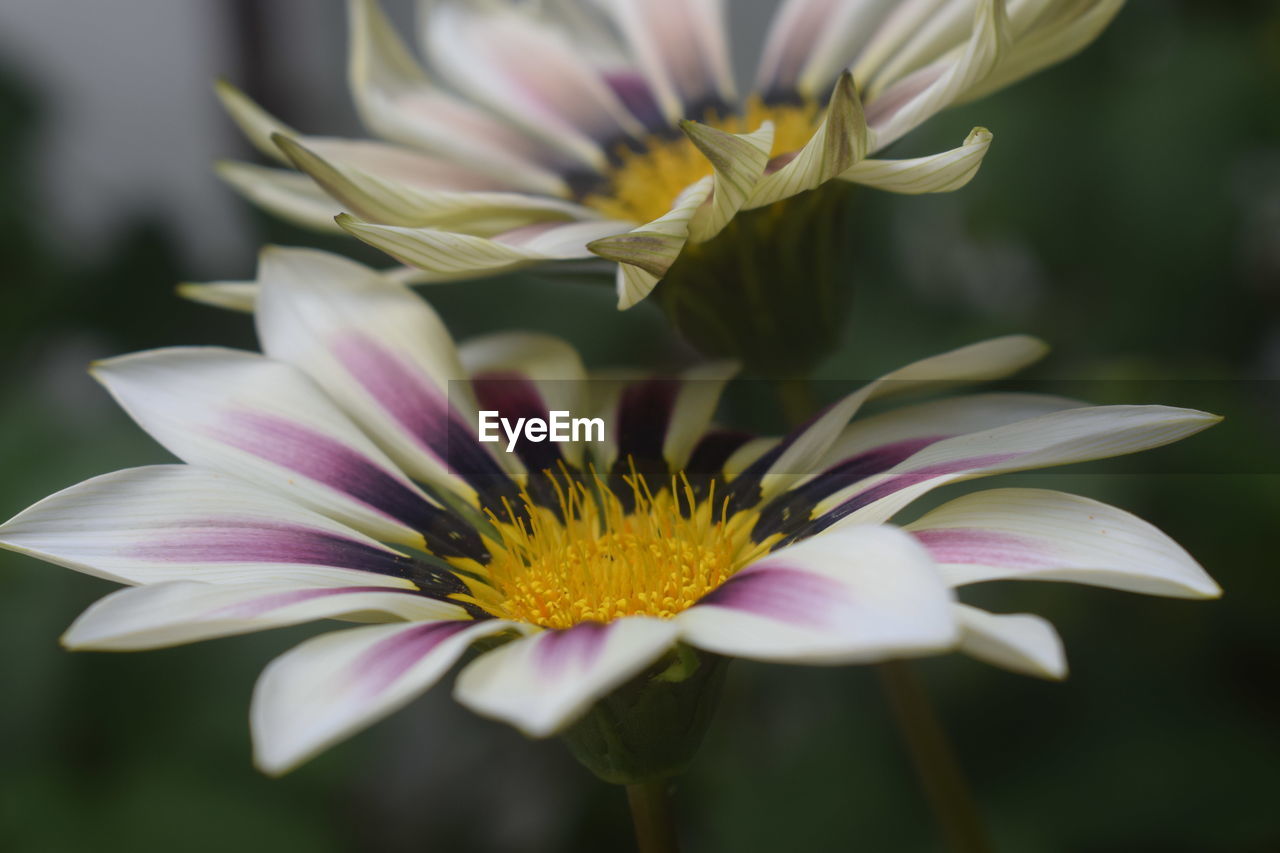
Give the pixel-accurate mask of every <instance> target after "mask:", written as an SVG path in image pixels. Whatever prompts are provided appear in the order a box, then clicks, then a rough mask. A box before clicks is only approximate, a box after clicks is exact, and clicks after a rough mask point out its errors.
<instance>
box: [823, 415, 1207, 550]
mask: <svg viewBox="0 0 1280 853" xmlns="http://www.w3.org/2000/svg"><path fill="white" fill-rule="evenodd" d="M1220 420H1221V418H1219V417H1217V416H1216V415H1210V414H1206V413H1205V412H1197V411H1195V410H1192V409H1176V408H1171V407H1168V406H1097V407H1086V408H1078V409H1068V410H1066V411H1062V412H1055V413H1052V414H1047V415H1042V416H1040V417H1036V418H1031V419H1029V420H1025V421H1019V422H1017V423H1014V424H1009V425H1007V426H1000V427H996V428H994V429H989V430H983V431H982V432H976V433H969V434H967V435H960V436H956V437H954V438H948V439H945V440H943V441H939V442H937V443H935V444H931V445H929V446H928V447H926V448H924V449H923V450H921V451H920V452H919V453H916V454H914V455H913V456H911V457H910V458H908V459H906V460H905V461H903V462H901V463H899V464H898V465H895V466H894V467H893V468H891V469H889V470H888V471H886V472H885V473H884V474H882V475H880V476H877V477H873V478H869V479H867V480H864V481H862V482H860V483H858V484H857V485H855V486H853V487H851V488H849V489H846V490H843V491H841V492H838V493H836V494H835V495H833V496H831V497H830V498H828V499H826V500H825V501H823V503H822V504H820V505H819V506H818V510H817V511H818V512H819V513H823V514H826V515H827V517H825V518H823V519H820V522H821V524H820V526H825V525H827V524H833V523H834V524H878V523H882V522H884V521H887V520H888V519H890V518H892V517H893V516H894V515H895V514H896V513H897V512H898V511H899V510H901V509H902V508H903V507H905V506H907V504H909V503H911V501H913V500H915V499H916V498H917V497H919V496H920V495H923V494H925V493H926V492H929V491H931V490H933V489H935V488H937V487H939V486H942V485H945V484H947V483H954V482H958V481H961V480H970V479H973V478H975V477H986V476H990V475H992V474H1000V473H1006V472H1009V471H1026V470H1030V469H1033V468H1046V467H1050V466H1053V465H1066V464H1070V463H1072V462H1085V461H1088V460H1091V459H1105V458H1107V457H1108V456H1120V455H1123V454H1126V453H1135V452H1137V451H1139V450H1147V449H1150V448H1153V447H1160V446H1162V445H1165V444H1170V443H1172V442H1175V441H1178V440H1180V439H1183V438H1186V437H1187V436H1189V435H1194V434H1195V433H1197V432H1200V431H1201V430H1203V429H1206V428H1208V427H1210V426H1213V425H1214V424H1215V423H1217V422H1218V421H1220Z"/></svg>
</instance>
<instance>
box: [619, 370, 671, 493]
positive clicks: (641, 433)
mask: <svg viewBox="0 0 1280 853" xmlns="http://www.w3.org/2000/svg"><path fill="white" fill-rule="evenodd" d="M679 390H680V382H679V381H678V380H675V379H657V378H654V379H644V380H641V381H639V382H633V383H631V384H630V385H628V386H627V387H626V388H625V389H623V391H622V394H621V396H620V397H619V399H618V407H617V410H616V411H615V412H614V419H613V436H614V440H615V441H616V442H617V444H618V456H617V458H616V459H615V460H614V462H613V469H612V470H611V471H610V472H609V478H608V483H609V487H610V489H612V490H613V493H614V495H616V496H617V498H618V500H619V501H621V502H622V505H623V507H625V508H626V509H627V510H628V511H630V510H632V509H633V508H634V504H635V491H634V489H633V488H632V487H631V485H630V484H629V483H628V480H629V479H630V478H631V476H632V475H633V474H640V475H641V476H643V477H646V478H648V483H649V485H650V487H651V488H653V489H654V491H659V490H661V489H665V488H666V487H667V486H668V485H669V483H668V477H669V476H670V474H671V466H670V465H669V464H668V462H667V459H666V456H665V455H664V454H663V452H662V445H663V444H664V443H665V441H666V437H667V428H668V426H669V425H670V423H671V412H672V410H673V409H674V408H675V401H676V394H677V393H678V392H679Z"/></svg>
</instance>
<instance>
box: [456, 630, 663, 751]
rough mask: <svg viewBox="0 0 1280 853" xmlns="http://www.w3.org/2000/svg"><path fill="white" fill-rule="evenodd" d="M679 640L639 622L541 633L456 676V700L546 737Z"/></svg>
mask: <svg viewBox="0 0 1280 853" xmlns="http://www.w3.org/2000/svg"><path fill="white" fill-rule="evenodd" d="M675 639H676V627H675V625H674V624H673V623H671V622H669V621H663V620H659V619H649V618H645V617H638V616H637V617H630V618H626V619H619V620H617V621H616V622H610V623H609V624H607V625H601V624H598V623H593V622H586V623H583V624H580V625H576V626H574V627H573V628H570V629H568V630H565V631H541V632H539V633H537V634H534V635H533V636H530V637H525V638H523V639H520V640H517V641H516V642H514V643H510V644H508V645H505V646H503V647H501V648H499V649H497V650H495V651H492V652H489V653H487V654H485V655H482V656H481V657H480V659H479V660H477V661H475V662H474V663H472V664H471V665H470V666H468V667H467V668H466V669H464V670H463V671H462V672H461V673H460V674H459V675H458V680H457V683H456V685H455V686H454V696H455V697H456V698H457V700H458V701H459V702H461V703H462V704H463V705H466V706H467V707H468V708H470V709H471V710H473V711H475V712H476V713H477V714H483V715H484V716H486V717H493V718H495V719H499V720H502V721H504V722H507V723H511V724H512V725H514V726H516V727H517V728H519V729H520V730H521V731H522V732H524V733H525V734H527V735H529V736H530V737H547V736H548V735H552V734H555V733H556V732H557V731H559V730H560V729H562V728H564V727H565V726H567V725H570V724H571V723H573V722H575V721H576V720H577V719H578V717H580V716H581V715H582V714H584V713H585V712H586V711H587V710H588V709H589V708H590V707H591V705H592V704H593V703H594V702H595V701H596V700H597V699H600V698H602V697H603V696H605V695H607V694H608V693H609V692H610V691H611V690H613V689H614V688H616V687H618V686H620V685H622V684H624V683H625V682H627V681H629V680H631V679H632V678H633V677H635V676H637V675H639V674H640V673H641V672H642V671H643V670H644V669H645V668H646V667H648V666H649V665H650V664H652V663H653V662H654V661H656V660H657V659H658V658H659V657H661V656H662V654H663V653H664V652H666V651H667V650H668V649H669V648H671V647H672V646H673V645H674V644H675Z"/></svg>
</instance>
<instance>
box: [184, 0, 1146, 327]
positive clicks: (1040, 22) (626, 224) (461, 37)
mask: <svg viewBox="0 0 1280 853" xmlns="http://www.w3.org/2000/svg"><path fill="white" fill-rule="evenodd" d="M1122 4H1123V0H1089V2H1083V3H1081V2H1070V0H1022V2H1015V3H1012V4H1010V5H1009V7H1008V8H1007V9H1006V4H1005V2H1004V0H965V2H947V3H941V2H935V0H920V2H911V3H905V4H896V5H895V4H892V3H884V2H878V0H876V1H875V2H864V0H859V1H858V2H850V3H832V2H828V0H792V2H788V3H785V4H783V5H782V6H781V7H780V8H779V11H778V14H777V18H776V21H775V23H774V25H773V27H772V29H771V30H770V33H769V36H768V38H767V40H766V43H765V46H764V49H763V53H762V55H761V57H760V63H759V66H758V70H757V73H756V80H755V83H754V94H751V95H749V96H747V97H746V99H745V102H744V103H741V104H740V103H739V97H738V95H737V87H736V85H735V83H734V80H733V71H732V68H731V64H730V62H731V60H730V48H729V40H728V33H727V30H726V22H725V20H724V19H725V16H726V14H727V13H728V9H729V7H728V6H727V5H726V4H725V3H724V2H723V1H722V0H694V1H693V2H653V0H646V2H639V0H610V2H604V3H599V4H593V3H589V2H572V0H565V2H556V3H545V4H534V3H520V2H504V0H486V2H482V3H475V2H468V3H463V2H455V1H454V0H445V2H424V3H422V4H421V7H420V8H421V20H420V32H421V35H422V42H423V47H424V51H425V53H426V55H427V56H428V57H429V59H430V60H431V66H432V70H433V71H434V73H435V74H436V75H438V76H439V77H440V78H442V79H443V80H444V81H447V83H448V84H450V85H451V86H452V90H451V89H449V88H446V87H444V86H443V85H442V84H441V83H440V82H438V81H437V80H436V79H434V78H433V77H430V76H428V75H427V74H426V73H425V72H424V71H423V69H422V68H421V67H419V65H418V64H417V61H416V60H415V59H414V58H413V56H412V54H411V52H410V51H409V49H408V48H407V46H406V45H405V44H404V43H403V42H402V41H401V40H400V39H399V38H398V37H397V36H396V35H395V33H394V31H393V30H392V27H391V25H390V23H389V21H388V20H387V19H386V17H385V15H384V14H383V13H382V11H381V9H380V8H379V6H378V3H377V2H376V0H351V3H350V4H349V8H350V10H351V15H350V19H351V22H350V29H351V44H350V48H349V55H350V60H349V61H350V65H349V74H350V81H351V88H352V94H353V96H354V98H355V101H356V108H357V110H358V111H359V113H360V115H361V118H362V119H363V121H364V123H365V125H366V126H367V127H368V128H369V130H370V131H372V132H373V133H375V134H376V135H378V136H381V137H383V138H385V139H386V140H388V142H385V143H378V142H371V141H350V140H342V139H330V138H321V137H304V136H300V135H298V134H297V133H295V132H294V131H292V130H290V129H289V128H288V127H286V126H285V125H283V124H281V123H280V122H279V121H278V120H276V119H274V118H272V117H271V116H270V115H268V114H267V113H265V112H264V111H263V110H262V109H261V108H259V107H258V106H257V105H256V104H254V103H253V102H251V101H250V100H248V99H247V98H245V97H244V95H242V94H241V93H240V92H238V91H237V90H235V89H234V88H232V87H231V86H229V85H226V84H223V85H222V86H221V87H220V89H219V92H220V95H221V97H222V99H223V102H224V103H225V104H226V106H227V109H228V110H229V111H230V113H231V115H232V117H233V118H235V119H236V121H237V122H238V123H239V124H240V126H241V128H242V129H243V130H244V131H245V133H246V135H247V136H248V138H249V139H250V140H251V141H252V142H253V143H254V145H255V146H256V147H257V148H258V149H259V150H260V151H262V152H263V153H264V154H266V155H267V156H269V157H272V158H274V159H276V160H278V161H282V162H284V163H285V164H286V165H292V166H293V167H295V168H297V169H299V170H301V171H302V172H304V173H305V174H306V175H308V176H310V178H311V179H312V181H314V183H312V182H311V181H308V180H306V179H305V178H304V177H302V176H300V175H298V174H296V173H291V172H285V171H279V170H270V169H265V168H263V167H260V166H253V165H249V164H243V163H226V164H224V165H223V166H222V174H223V176H224V177H225V178H226V179H227V180H228V181H230V182H231V183H232V184H233V185H234V186H235V187H237V188H238V189H239V190H240V191H241V192H243V193H244V194H245V195H246V196H248V197H249V198H250V199H252V200H253V201H255V202H256V203H258V204H260V205H262V206H263V207H265V208H267V209H268V210H271V211H273V212H275V213H277V214H279V215H282V216H284V217H286V218H289V219H290V220H292V221H296V222H300V223H303V224H308V225H312V226H316V227H321V228H329V227H332V225H333V219H334V217H333V210H334V207H335V205H338V206H341V208H342V209H343V210H344V211H347V212H346V213H343V214H342V215H339V216H338V217H337V219H336V222H337V225H338V226H339V227H341V228H343V229H344V230H346V231H349V232H350V233H352V234H354V235H355V236H356V237H358V238H360V239H361V240H364V241H365V242H368V243H370V244H371V245H373V246H376V247H378V248H380V249H382V250H384V251H386V252H388V253H389V254H391V255H392V256H394V257H396V258H398V259H399V260H401V261H402V262H404V263H406V264H408V265H409V266H410V267H413V268H416V269H417V270H420V271H421V273H420V274H413V276H414V277H415V278H417V279H420V280H426V281H448V280H454V279H460V278H469V277H473V276H476V275H482V274H486V273H494V272H500V271H503V270H509V269H513V268H516V267H519V266H523V265H527V264H531V263H536V262H545V261H555V260H570V259H582V258H589V257H591V256H592V255H599V256H601V257H604V258H607V259H609V260H613V261H618V262H620V267H619V269H618V275H617V289H618V306H619V307H620V308H629V307H631V306H632V305H634V304H635V303H637V302H638V301H640V300H641V299H643V298H645V297H646V296H647V295H648V294H649V292H650V291H651V290H653V288H654V286H655V285H656V284H657V282H658V281H659V280H661V279H662V278H663V276H664V275H665V274H666V272H667V271H668V270H669V269H670V268H671V267H672V265H673V264H674V263H675V262H676V260H677V258H679V257H680V255H681V253H682V252H683V250H684V248H685V247H686V245H688V244H692V243H702V242H705V241H707V240H710V239H712V238H713V237H715V236H716V235H717V234H719V233H720V232H721V231H722V230H723V229H724V227H725V226H726V225H727V224H728V223H729V222H730V221H731V220H732V219H733V218H734V217H735V216H736V215H738V214H739V213H740V212H745V211H748V210H752V209H756V208H761V207H765V206H767V205H770V204H772V203H774V202H778V201H782V200H785V199H788V198H791V197H793V196H795V195H798V194H800V193H802V192H804V191H807V190H812V189H815V188H817V187H820V186H822V185H823V184H826V183H828V182H831V181H837V182H839V181H845V182H850V183H855V184H864V185H868V186H872V187H877V188H880V189H885V190H889V191H892V192H901V193H908V194H917V193H930V192H946V191H950V190H954V189H957V188H959V187H961V186H963V185H964V184H965V183H967V182H968V181H969V179H970V178H972V176H973V174H974V172H976V170H977V168H978V165H979V163H980V162H981V161H982V158H983V156H984V155H985V153H986V151H987V147H988V146H989V144H990V141H991V134H990V133H989V132H988V131H987V130H986V129H984V128H975V129H974V130H973V131H971V132H970V133H969V134H968V136H967V137H966V138H965V140H964V142H963V144H962V145H960V146H959V147H957V148H954V149H952V150H950V151H946V152H943V153H941V154H936V155H933V156H929V157H921V158H912V159H907V160H879V159H873V158H871V155H872V154H874V153H875V152H877V151H879V150H881V149H883V148H885V147H887V146H889V145H891V144H892V143H893V142H895V141H896V140H898V139H899V138H900V137H902V136H903V135H904V134H905V133H907V132H908V131H910V130H912V129H913V128H915V127H916V126H918V125H920V124H921V123H923V122H924V121H925V120H926V119H928V118H930V117H931V116H932V115H934V114H935V113H937V112H938V111H940V110H942V109H945V108H946V107H948V106H951V105H952V104H955V103H959V102H963V101H965V100H970V99H973V98H976V97H980V96H982V95H984V94H987V93H990V92H992V91H994V90H996V89H999V88H1000V87H1002V86H1004V85H1007V84H1009V83H1011V82H1013V81H1015V80H1018V79H1020V78H1022V77H1025V76H1027V75H1029V74H1032V73H1034V72H1035V71H1038V70H1040V69H1041V68H1044V67H1045V66H1047V65H1051V64H1053V63H1054V62H1057V61H1059V60H1061V59H1063V58H1065V57H1067V56H1070V55H1072V54H1073V53H1075V52H1076V51H1078V50H1080V49H1082V48H1083V47H1084V46H1085V45H1087V44H1088V43H1089V42H1090V41H1091V40H1092V39H1093V38H1095V37H1096V36H1097V35H1098V33H1100V32H1101V31H1102V29H1103V28H1104V27H1105V26H1106V25H1107V23H1109V22H1110V20H1111V18H1112V17H1113V16H1114V15H1115V13H1116V12H1117V11H1119V9H1120V7H1121V5H1122ZM842 75H843V76H842ZM833 86H834V88H833ZM455 92H457V93H461V94H462V95H463V96H464V97H459V96H458V94H455ZM189 293H190V295H196V296H199V295H200V294H201V293H205V291H196V290H193V291H190V292H189ZM208 293H209V295H210V296H211V297H212V298H215V299H218V298H225V290H221V291H219V290H216V289H215V291H210V292H208Z"/></svg>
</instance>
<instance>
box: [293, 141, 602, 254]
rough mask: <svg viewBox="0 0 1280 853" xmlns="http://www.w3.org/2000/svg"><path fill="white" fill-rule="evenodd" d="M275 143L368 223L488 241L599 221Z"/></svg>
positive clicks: (526, 199) (560, 204)
mask: <svg viewBox="0 0 1280 853" xmlns="http://www.w3.org/2000/svg"><path fill="white" fill-rule="evenodd" d="M275 139H276V144H277V145H279V146H280V150H282V151H284V153H285V154H286V155H287V156H288V157H289V160H290V161H291V162H292V163H293V164H294V166H296V167H297V168H298V169H299V170H301V171H303V172H305V173H306V174H307V175H309V176H310V177H311V178H312V179H313V180H314V181H315V182H316V183H317V184H318V185H319V186H320V187H322V188H323V189H324V191H325V192H327V193H328V194H329V195H331V196H333V198H335V199H337V200H338V201H340V202H341V203H342V204H343V205H345V206H346V209H347V210H350V211H351V212H352V213H354V214H356V215H357V216H360V217H361V218H363V219H366V220H369V221H371V222H378V223H382V224H385V225H403V226H406V227H411V228H427V227H430V228H443V229H445V230H449V231H457V232H460V233H464V234H476V235H478V236H481V237H491V236H494V235H496V234H501V233H503V232H506V231H510V230H512V229H514V228H520V227H523V226H525V225H531V224H534V223H538V222H557V221H558V222H566V221H575V220H579V219H594V218H598V217H596V216H594V214H592V213H591V212H590V211H588V210H587V209H585V208H583V207H580V206H578V205H576V204H571V203H569V202H567V201H562V200H560V199H557V198H552V197H549V196H536V195H526V194H522V193H514V192H495V191H484V190H474V189H465V188H464V189H452V188H447V187H444V188H438V187H435V186H422V185H415V184H410V183H405V182H403V181H399V180H396V179H394V178H390V177H384V176H381V175H379V174H377V173H376V172H372V171H368V170H365V169H361V168H359V167H357V166H354V165H352V164H350V163H348V162H344V161H343V160H342V159H340V157H339V158H328V159H326V158H325V157H324V156H323V155H322V154H320V153H319V152H318V151H315V150H312V149H311V148H309V147H308V146H307V145H306V143H305V142H304V141H300V140H295V139H291V138H290V137H287V136H277V137H276V138H275ZM433 183H434V182H433ZM335 227H336V225H335Z"/></svg>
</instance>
